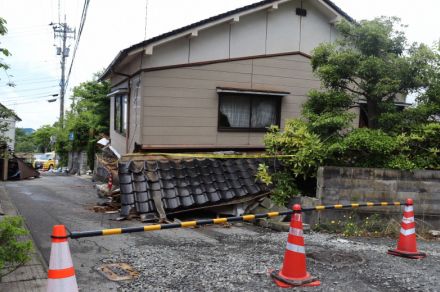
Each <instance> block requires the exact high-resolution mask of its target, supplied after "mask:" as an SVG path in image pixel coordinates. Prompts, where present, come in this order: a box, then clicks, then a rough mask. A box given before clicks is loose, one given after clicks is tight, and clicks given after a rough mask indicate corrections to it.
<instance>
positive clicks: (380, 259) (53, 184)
mask: <svg viewBox="0 0 440 292" xmlns="http://www.w3.org/2000/svg"><path fill="white" fill-rule="evenodd" d="M6 189H7V191H8V193H9V195H10V197H11V198H12V200H13V202H14V204H15V205H16V207H17V208H18V210H19V212H20V213H21V215H23V216H24V217H25V222H26V224H27V225H28V227H29V228H30V230H31V233H32V236H33V238H34V240H35V242H36V244H37V247H38V248H39V250H40V251H41V253H42V254H43V257H44V259H45V260H46V261H47V262H48V260H49V254H50V233H51V229H52V226H53V225H55V224H64V225H66V227H67V228H69V229H70V230H75V231H85V230H94V229H102V228H117V227H124V226H135V225H139V224H140V223H139V222H137V221H123V222H118V221H114V220H111V219H114V218H115V217H116V216H117V214H114V215H103V214H98V213H95V212H93V211H92V210H91V207H92V206H93V205H94V204H95V203H96V202H97V201H98V198H97V196H96V194H95V193H96V191H95V189H94V188H93V184H92V183H91V182H90V181H89V180H86V179H83V178H78V177H75V176H43V177H42V178H40V179H34V180H26V181H18V182H7V183H6ZM286 237H287V235H286V233H282V232H274V231H271V230H268V229H263V228H259V227H255V226H251V225H248V224H244V225H243V224H237V225H234V226H230V227H227V228H226V227H222V226H219V225H216V226H205V227H202V228H195V229H174V230H162V231H159V232H145V233H138V234H124V235H118V236H105V237H95V238H86V239H79V240H70V246H71V253H72V258H73V261H74V265H75V269H76V272H77V279H78V285H79V287H80V289H81V290H82V291H109V290H110V291H111V290H113V291H115V290H118V291H286V290H283V289H278V288H277V287H276V286H275V285H274V284H273V283H272V281H271V279H270V278H269V277H268V275H267V272H268V270H269V269H271V268H279V267H280V265H281V263H282V261H283V253H284V248H285V244H286ZM305 241H306V251H307V253H308V258H307V261H308V271H309V272H310V273H311V274H312V275H315V276H317V277H318V278H319V279H320V280H321V282H322V285H321V286H320V287H318V288H313V291H365V292H367V291H440V285H439V284H438V275H440V242H439V241H436V242H424V241H420V240H419V241H418V245H419V249H421V250H423V251H426V252H427V253H428V257H427V258H426V259H423V260H410V259H403V258H398V257H393V256H388V255H386V250H387V249H388V248H394V247H395V245H396V240H395V239H367V238H355V239H344V238H341V237H339V236H336V235H327V234H307V235H305ZM114 262H126V263H129V264H130V265H132V266H133V267H134V268H135V269H136V270H137V271H138V272H139V277H138V278H137V279H136V280H135V281H132V282H125V283H116V282H111V281H109V280H107V279H106V278H104V277H103V276H102V275H101V274H99V273H98V272H97V271H96V267H97V266H99V265H101V264H103V263H114ZM297 290H298V289H297ZM299 290H300V291H302V289H299ZM311 290H312V288H307V289H306V290H304V291H311Z"/></svg>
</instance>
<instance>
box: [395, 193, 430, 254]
mask: <svg viewBox="0 0 440 292" xmlns="http://www.w3.org/2000/svg"><path fill="white" fill-rule="evenodd" d="M413 203H414V202H413V200H412V199H407V200H406V204H405V210H404V212H403V218H402V224H401V228H400V236H399V241H398V242H397V248H396V249H390V250H388V254H390V255H394V256H400V257H405V258H410V259H421V258H424V257H426V254H425V253H424V252H418V251H417V242H416V223H415V222H414V209H413Z"/></svg>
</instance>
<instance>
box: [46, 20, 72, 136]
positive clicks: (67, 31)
mask: <svg viewBox="0 0 440 292" xmlns="http://www.w3.org/2000/svg"><path fill="white" fill-rule="evenodd" d="M50 25H51V26H52V28H53V33H54V39H55V40H56V39H57V38H60V39H61V47H58V46H57V55H59V56H60V57H61V61H60V64H61V80H60V127H61V128H63V126H64V94H65V92H66V88H65V86H66V73H65V71H66V58H67V57H69V51H70V48H69V47H68V46H66V44H67V39H69V38H71V39H75V33H76V31H75V30H74V29H72V28H71V27H69V26H68V25H67V23H66V16H64V22H63V23H51V24H50Z"/></svg>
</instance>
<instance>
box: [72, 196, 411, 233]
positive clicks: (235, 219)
mask: <svg viewBox="0 0 440 292" xmlns="http://www.w3.org/2000/svg"><path fill="white" fill-rule="evenodd" d="M401 205H405V203H401V202H366V203H352V204H346V205H341V204H337V205H327V206H323V205H319V206H315V207H309V208H302V209H301V211H302V212H310V211H322V210H329V209H350V208H360V207H379V206H401ZM293 212H294V211H293V210H289V211H285V212H269V213H263V214H249V215H242V216H236V217H227V218H217V219H203V220H194V221H186V222H180V223H169V224H154V225H145V226H139V227H126V228H113V229H103V230H92V231H80V232H71V233H70V234H69V235H68V237H70V238H82V237H93V236H103V235H115V234H122V233H133V232H145V231H157V230H164V229H174V228H185V227H194V226H202V225H211V224H223V223H227V222H240V221H252V220H255V219H262V218H271V217H276V216H283V215H290V214H292V213H293Z"/></svg>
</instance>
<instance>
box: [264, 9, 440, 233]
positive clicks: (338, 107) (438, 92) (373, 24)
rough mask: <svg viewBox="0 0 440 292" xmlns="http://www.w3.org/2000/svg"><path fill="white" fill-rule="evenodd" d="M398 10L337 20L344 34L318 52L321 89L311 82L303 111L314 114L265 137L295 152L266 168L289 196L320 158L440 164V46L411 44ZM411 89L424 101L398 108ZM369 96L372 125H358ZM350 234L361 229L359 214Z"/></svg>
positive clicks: (273, 149) (274, 147)
mask: <svg viewBox="0 0 440 292" xmlns="http://www.w3.org/2000/svg"><path fill="white" fill-rule="evenodd" d="M402 28H403V26H402V25H401V24H400V21H399V19H397V18H387V17H382V18H376V19H374V20H370V21H367V20H365V21H361V22H359V23H358V24H356V25H353V24H351V23H348V22H345V21H342V22H341V23H339V24H337V29H338V31H339V33H340V39H339V40H338V41H337V42H336V43H332V44H328V43H324V44H321V45H319V46H318V47H317V48H316V49H315V50H314V52H313V55H312V59H311V64H312V69H313V71H314V73H315V74H316V76H318V77H319V79H320V80H321V84H322V88H321V90H319V91H318V90H311V91H310V92H309V94H308V96H309V99H308V100H307V102H306V103H305V104H304V107H303V110H302V114H303V116H304V117H305V119H306V121H307V122H304V121H300V120H292V121H287V122H286V126H285V129H284V130H283V131H281V130H279V129H278V128H276V127H272V128H271V129H270V130H269V132H268V133H267V134H266V136H265V138H264V143H265V146H266V150H267V151H268V152H269V153H271V154H274V155H276V154H287V155H290V156H289V157H288V158H282V159H280V161H281V162H282V164H283V167H282V168H281V169H279V170H278V171H277V172H276V173H275V174H268V173H267V169H260V179H261V180H263V181H266V182H270V183H272V184H273V185H274V186H275V190H274V194H275V195H274V200H277V201H278V202H281V203H284V202H286V201H287V200H288V197H289V196H292V195H293V194H294V193H295V191H294V190H295V189H297V188H300V189H301V190H302V192H303V191H304V185H303V182H301V181H300V178H301V179H304V180H307V179H309V178H312V177H313V176H314V175H315V174H316V170H317V168H318V166H319V165H322V164H325V165H339V166H349V167H381V168H382V167H383V168H394V169H405V170H413V169H417V168H424V169H440V161H439V157H440V155H439V154H440V146H439V145H440V123H439V120H440V53H439V50H438V49H430V48H428V47H427V46H425V45H423V44H421V45H417V44H413V45H411V46H408V45H407V43H406V39H405V35H404V33H403V32H402ZM408 93H414V94H418V96H417V101H418V105H417V106H416V107H412V108H408V109H404V110H402V109H398V108H397V107H396V105H395V101H399V100H401V99H402V97H405V96H406V95H407V94H408ZM360 102H362V103H366V115H367V120H368V121H367V122H368V126H369V127H370V129H368V128H363V129H353V120H354V117H355V115H354V114H352V113H350V109H351V108H354V107H359V103H360ZM344 228H345V229H344V230H345V231H344V230H343V231H341V232H345V233H346V234H356V233H357V232H358V231H357V228H358V226H357V225H356V224H354V223H353V222H351V223H350V222H349V224H347V225H344Z"/></svg>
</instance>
